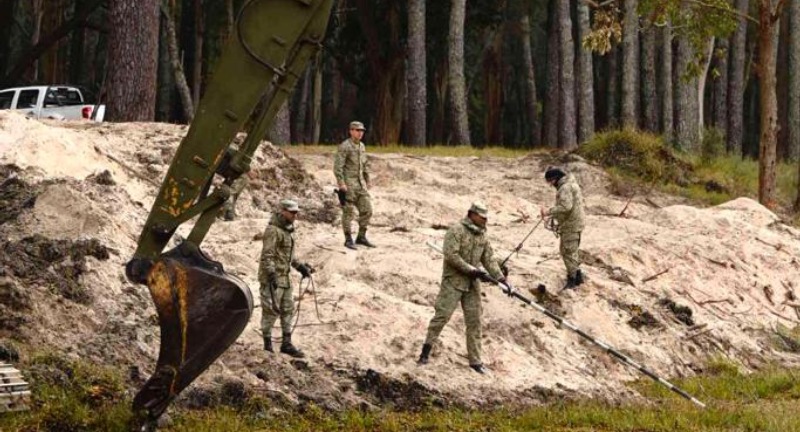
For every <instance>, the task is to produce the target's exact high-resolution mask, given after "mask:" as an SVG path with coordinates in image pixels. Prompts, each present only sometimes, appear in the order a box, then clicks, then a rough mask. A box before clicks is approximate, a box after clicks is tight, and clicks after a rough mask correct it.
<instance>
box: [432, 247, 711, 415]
mask: <svg viewBox="0 0 800 432" xmlns="http://www.w3.org/2000/svg"><path fill="white" fill-rule="evenodd" d="M426 244H427V245H428V247H430V248H431V249H433V250H435V251H437V252H439V253H442V254H443V253H444V252H443V251H442V248H441V247H440V246H439V245H436V244H434V243H431V242H427V243H426ZM491 281H492V283H494V284H496V285H497V286H499V287H500V289H502V290H503V292H504V293H505V294H507V295H508V296H510V297H516V298H517V299H519V300H522V301H523V302H525V303H526V304H527V305H529V306H532V307H533V308H534V309H536V310H538V311H539V312H541V313H543V314H545V315H547V317H548V318H550V319H552V320H554V321H555V322H557V323H558V324H559V325H560V326H563V327H566V328H568V329H570V330H572V331H574V332H575V333H577V334H578V335H580V336H581V337H582V338H584V339H586V340H588V341H589V342H591V343H593V344H595V345H597V346H599V347H600V348H602V349H603V350H604V351H605V352H607V353H609V354H611V356H612V357H613V358H615V359H617V360H619V361H621V362H622V363H625V364H627V365H628V366H631V367H633V368H635V369H638V370H639V372H641V373H643V374H645V375H647V376H648V377H650V378H652V379H653V380H654V381H656V382H657V383H659V384H661V385H663V386H665V387H667V388H668V389H670V390H672V391H674V392H675V393H677V394H679V395H681V396H683V397H684V398H686V399H688V400H690V401H692V402H693V403H694V404H695V405H697V406H699V407H701V408H705V407H706V404H704V403H703V402H700V401H699V400H698V399H697V398H695V397H694V396H692V395H690V394H689V393H686V392H685V391H684V390H682V389H680V388H679V387H677V386H675V385H674V384H672V383H671V382H669V381H667V380H665V379H664V378H661V377H660V376H658V375H656V374H655V373H654V372H652V371H650V370H649V369H647V368H645V367H644V366H642V365H640V364H639V363H636V362H635V361H633V360H632V359H631V358H630V357H628V356H626V355H625V354H622V353H621V352H619V351H617V350H616V349H614V348H612V347H611V345H609V344H607V343H605V342H603V341H601V340H599V339H597V338H594V337H592V336H591V335H589V334H588V333H586V332H585V331H583V330H581V329H579V328H578V327H577V326H575V325H574V324H572V323H571V322H569V321H567V320H565V319H564V318H562V317H560V316H558V315H556V314H554V313H552V312H550V311H549V310H547V309H545V308H544V307H543V306H541V305H540V304H538V303H536V302H534V301H531V300H530V299H529V298H527V297H525V296H523V295H522V294H520V293H518V292H517V291H516V290H514V289H513V288H511V287H510V286H508V285H506V284H504V283H502V282H500V281H498V280H496V279H491Z"/></svg>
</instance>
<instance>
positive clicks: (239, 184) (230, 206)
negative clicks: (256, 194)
mask: <svg viewBox="0 0 800 432" xmlns="http://www.w3.org/2000/svg"><path fill="white" fill-rule="evenodd" d="M247 184H248V180H247V174H242V175H241V176H239V178H237V179H236V180H234V181H233V184H232V185H231V196H230V198H228V200H227V201H225V204H224V205H223V207H222V218H223V219H224V220H226V221H232V220H234V219H236V202H237V201H238V200H239V195H241V194H242V192H243V191H244V188H246V187H247Z"/></svg>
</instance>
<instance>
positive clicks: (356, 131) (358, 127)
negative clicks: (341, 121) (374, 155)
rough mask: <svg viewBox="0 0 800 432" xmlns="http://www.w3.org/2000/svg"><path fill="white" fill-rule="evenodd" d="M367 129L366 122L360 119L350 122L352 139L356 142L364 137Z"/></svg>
mask: <svg viewBox="0 0 800 432" xmlns="http://www.w3.org/2000/svg"><path fill="white" fill-rule="evenodd" d="M366 130H367V128H365V127H364V123H361V122H360V121H352V122H350V139H352V140H353V142H355V143H359V142H361V138H364V131H366Z"/></svg>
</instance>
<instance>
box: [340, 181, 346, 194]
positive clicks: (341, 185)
mask: <svg viewBox="0 0 800 432" xmlns="http://www.w3.org/2000/svg"><path fill="white" fill-rule="evenodd" d="M339 190H340V191H342V192H347V185H346V184H344V183H340V184H339Z"/></svg>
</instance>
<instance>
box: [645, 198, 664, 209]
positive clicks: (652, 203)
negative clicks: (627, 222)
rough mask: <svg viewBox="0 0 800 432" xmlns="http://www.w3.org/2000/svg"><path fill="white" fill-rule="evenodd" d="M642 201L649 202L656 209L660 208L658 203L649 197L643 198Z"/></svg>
mask: <svg viewBox="0 0 800 432" xmlns="http://www.w3.org/2000/svg"><path fill="white" fill-rule="evenodd" d="M644 201H645V202H646V203H648V204H650V205H651V206H653V207H655V208H657V209H660V208H661V206H660V205H658V203H656V202H655V201H653V200H651V199H650V198H645V199H644Z"/></svg>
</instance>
